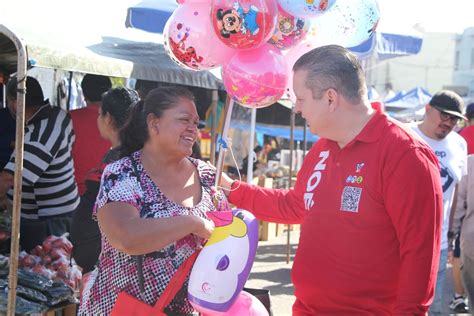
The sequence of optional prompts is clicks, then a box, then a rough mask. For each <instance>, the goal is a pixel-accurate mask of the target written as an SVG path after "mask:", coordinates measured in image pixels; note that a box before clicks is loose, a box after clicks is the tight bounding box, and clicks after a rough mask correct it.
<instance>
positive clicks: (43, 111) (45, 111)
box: [25, 103, 52, 125]
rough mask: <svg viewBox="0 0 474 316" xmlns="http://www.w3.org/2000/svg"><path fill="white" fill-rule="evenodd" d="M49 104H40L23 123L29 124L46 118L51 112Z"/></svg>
mask: <svg viewBox="0 0 474 316" xmlns="http://www.w3.org/2000/svg"><path fill="white" fill-rule="evenodd" d="M51 110H52V108H51V106H50V105H49V103H47V104H45V105H43V106H41V107H40V108H39V109H38V111H36V112H35V113H34V114H33V115H32V116H31V117H30V119H29V120H28V122H26V123H25V124H26V125H29V124H33V123H36V122H39V121H41V120H44V119H45V118H48V117H49V114H50V113H51Z"/></svg>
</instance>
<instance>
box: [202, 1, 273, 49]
mask: <svg viewBox="0 0 474 316" xmlns="http://www.w3.org/2000/svg"><path fill="white" fill-rule="evenodd" d="M277 16H278V7H277V3H276V1H274V0H213V1H212V4H211V21H212V25H213V28H214V31H215V32H216V34H217V36H218V37H219V39H220V40H221V41H222V42H223V43H224V44H226V45H227V46H229V47H232V48H237V49H252V48H257V47H259V46H261V45H262V44H264V43H266V42H267V41H268V40H269V39H270V37H271V36H272V34H273V31H274V29H275V26H276V21H277Z"/></svg>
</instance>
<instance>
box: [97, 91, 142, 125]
mask: <svg viewBox="0 0 474 316" xmlns="http://www.w3.org/2000/svg"><path fill="white" fill-rule="evenodd" d="M136 102H138V94H137V92H136V91H135V90H132V89H128V88H125V87H119V88H113V89H110V90H109V91H107V92H105V93H104V95H103V96H102V105H101V107H100V109H101V112H102V115H105V114H107V113H109V114H110V116H111V117H112V124H113V125H114V127H115V128H116V129H117V130H120V129H121V128H122V127H123V126H124V125H125V122H126V121H127V118H128V116H129V113H130V109H131V108H132V106H133V104H135V103H136Z"/></svg>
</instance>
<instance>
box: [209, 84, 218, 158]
mask: <svg viewBox="0 0 474 316" xmlns="http://www.w3.org/2000/svg"><path fill="white" fill-rule="evenodd" d="M218 102H219V93H218V91H217V90H212V103H211V107H212V110H211V113H212V120H211V122H212V125H211V164H213V165H215V164H216V139H217V138H216V131H217V105H218Z"/></svg>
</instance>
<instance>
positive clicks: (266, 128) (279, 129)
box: [230, 121, 319, 143]
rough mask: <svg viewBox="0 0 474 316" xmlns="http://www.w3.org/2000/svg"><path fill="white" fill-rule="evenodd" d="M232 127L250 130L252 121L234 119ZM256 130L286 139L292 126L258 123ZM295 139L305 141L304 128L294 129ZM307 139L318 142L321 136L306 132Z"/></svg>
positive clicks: (288, 137)
mask: <svg viewBox="0 0 474 316" xmlns="http://www.w3.org/2000/svg"><path fill="white" fill-rule="evenodd" d="M230 127H231V128H235V129H240V130H247V131H249V130H250V123H246V122H239V121H232V122H231V123H230ZM255 132H256V133H257V134H258V133H261V134H264V135H268V136H274V137H282V138H286V139H290V127H289V126H281V125H266V124H258V123H257V125H256V126H255ZM293 135H294V139H295V141H303V140H304V135H303V128H301V127H296V128H295V130H294V134H293ZM306 139H307V141H308V142H313V143H314V142H316V141H317V140H318V139H319V137H318V136H315V135H313V134H311V133H310V132H309V131H307V133H306Z"/></svg>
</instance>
